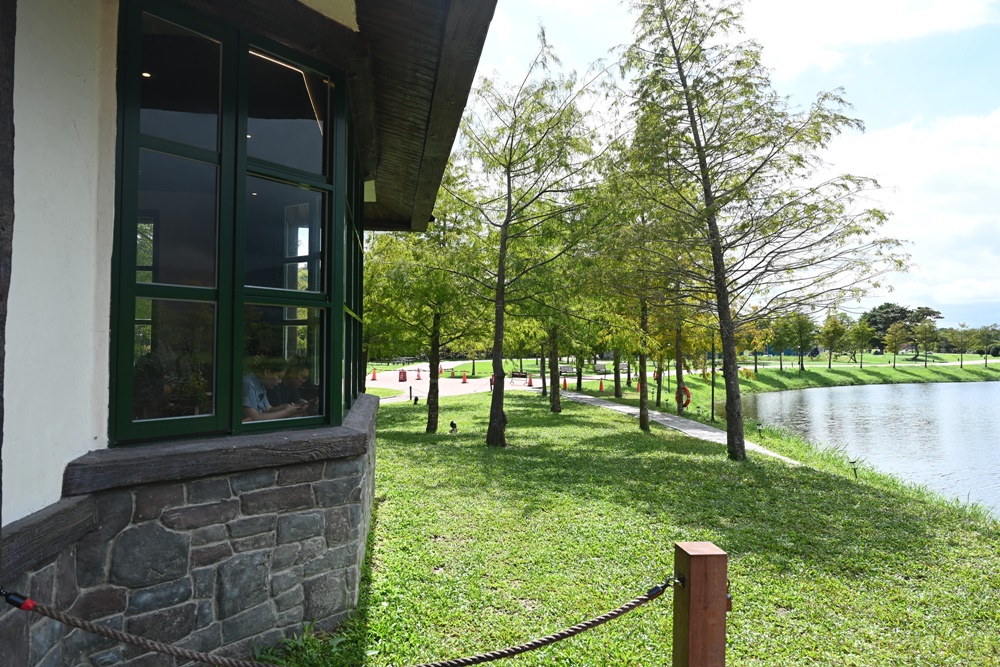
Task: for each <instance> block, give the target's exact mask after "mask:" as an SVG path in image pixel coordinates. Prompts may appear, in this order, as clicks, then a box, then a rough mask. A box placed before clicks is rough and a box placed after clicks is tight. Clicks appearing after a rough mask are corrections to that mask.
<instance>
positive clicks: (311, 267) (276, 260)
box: [245, 177, 326, 292]
mask: <svg viewBox="0 0 1000 667" xmlns="http://www.w3.org/2000/svg"><path fill="white" fill-rule="evenodd" d="M325 210H326V206H325V196H324V195H323V194H322V193H320V192H316V191H314V190H306V189H303V188H300V187H295V186H292V185H286V184H284V183H276V182H275V181H269V180H266V179H263V178H255V177H249V178H247V206H246V260H245V284H246V285H251V286H254V287H272V288H276V289H288V290H295V291H299V292H318V291H320V290H321V289H322V288H321V280H322V256H323V237H322V230H323V220H324V218H325V213H324V212H325Z"/></svg>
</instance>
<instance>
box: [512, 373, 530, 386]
mask: <svg viewBox="0 0 1000 667" xmlns="http://www.w3.org/2000/svg"><path fill="white" fill-rule="evenodd" d="M527 381H528V371H511V372H510V383H511V384H514V383H519V384H520V383H526V382H527Z"/></svg>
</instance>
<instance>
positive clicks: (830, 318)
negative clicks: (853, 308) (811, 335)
mask: <svg viewBox="0 0 1000 667" xmlns="http://www.w3.org/2000/svg"><path fill="white" fill-rule="evenodd" d="M850 325H851V322H850V318H849V317H848V316H847V315H846V314H845V313H834V312H832V311H831V312H830V313H829V314H828V315H827V316H826V320H825V321H824V322H823V329H822V330H821V331H820V332H819V335H818V336H817V337H818V339H819V344H820V345H822V346H823V347H825V348H826V350H827V361H826V367H827V368H828V369H830V368H833V355H834V353H835V352H839V351H840V346H841V345H842V344H843V342H844V337H845V336H847V331H848V327H850Z"/></svg>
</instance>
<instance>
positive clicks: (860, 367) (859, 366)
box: [858, 350, 865, 369]
mask: <svg viewBox="0 0 1000 667" xmlns="http://www.w3.org/2000/svg"><path fill="white" fill-rule="evenodd" d="M860 359H861V362H860V363H859V365H858V368H859V369H862V368H864V367H865V351H864V350H861V357H860Z"/></svg>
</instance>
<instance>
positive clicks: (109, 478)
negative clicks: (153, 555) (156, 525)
mask: <svg viewBox="0 0 1000 667" xmlns="http://www.w3.org/2000/svg"><path fill="white" fill-rule="evenodd" d="M378 405H379V401H378V397H375V396H368V395H367V394H361V395H359V396H358V399H357V400H356V401H355V404H354V406H353V407H352V409H351V411H350V412H349V413H348V415H347V417H346V418H345V419H344V423H343V425H342V426H333V427H328V428H319V429H302V430H298V431H275V432H269V433H255V434H252V435H238V436H229V437H222V438H210V439H203V440H185V441H179V442H165V443H156V444H149V445H139V446H133V447H117V448H113V449H102V450H97V451H93V452H89V453H87V454H84V455H83V456H81V457H79V458H77V459H74V460H73V461H70V463H69V464H68V465H67V466H66V471H65V473H64V474H63V496H67V497H68V496H77V495H81V494H85V493H93V492H95V491H104V490H107V489H115V488H121V487H126V486H136V485H140V484H152V483H156V482H166V481H173V480H181V479H191V478H196V477H205V476H209V475H222V474H229V473H236V472H242V471H245V470H256V469H259V468H269V467H274V466H281V465H289V464H292V463H306V462H309V461H321V460H327V459H335V458H343V457H348V456H357V455H359V454H364V453H365V452H367V451H368V447H369V443H368V434H369V432H370V425H371V423H372V422H373V421H374V419H375V414H376V412H377V411H378Z"/></svg>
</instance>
